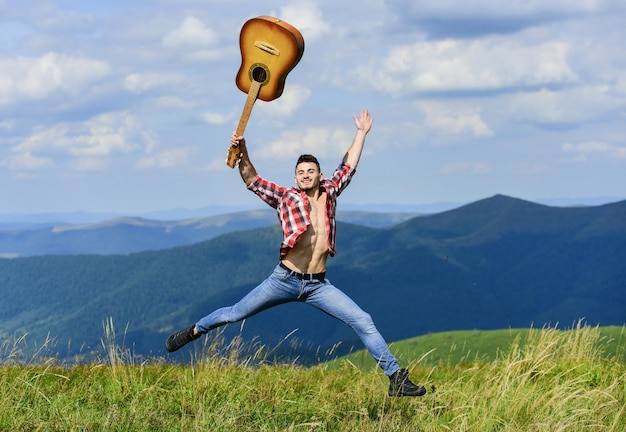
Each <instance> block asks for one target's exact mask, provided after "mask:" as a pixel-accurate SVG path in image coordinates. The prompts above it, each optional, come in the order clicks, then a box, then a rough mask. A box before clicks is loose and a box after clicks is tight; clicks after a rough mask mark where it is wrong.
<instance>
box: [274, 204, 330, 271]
mask: <svg viewBox="0 0 626 432" xmlns="http://www.w3.org/2000/svg"><path fill="white" fill-rule="evenodd" d="M321 201H322V202H321V203H319V204H318V205H317V206H310V208H309V215H310V217H311V225H309V227H308V228H307V230H306V231H305V232H304V233H302V235H301V236H300V237H299V238H298V241H297V242H296V244H295V245H294V247H293V248H292V249H291V250H290V251H289V252H287V255H286V256H285V257H284V258H283V263H284V264H285V265H286V266H287V267H289V268H290V269H292V270H295V271H299V272H301V273H321V272H324V271H326V259H327V258H328V242H327V238H328V233H327V229H328V227H327V226H326V215H325V207H324V203H325V200H321Z"/></svg>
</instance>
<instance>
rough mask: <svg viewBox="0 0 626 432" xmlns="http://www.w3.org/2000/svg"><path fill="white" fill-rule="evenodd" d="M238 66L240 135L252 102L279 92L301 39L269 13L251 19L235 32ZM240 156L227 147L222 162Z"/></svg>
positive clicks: (230, 162) (299, 53) (297, 55)
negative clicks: (241, 98)
mask: <svg viewBox="0 0 626 432" xmlns="http://www.w3.org/2000/svg"><path fill="white" fill-rule="evenodd" d="M239 47H240V49H241V66H240V67H239V71H238V72H237V77H236V78H235V83H236V84H237V87H238V88H239V90H241V91H242V92H244V93H247V94H248V98H247V100H246V103H245V105H244V108H243V112H242V114H241V118H240V119H239V125H238V126H237V135H243V132H244V130H245V128H246V125H247V124H248V119H249V118H250V113H251V112H252V107H253V106H254V102H255V101H256V100H257V98H258V99H261V100H263V101H265V102H269V101H272V100H274V99H276V98H278V97H280V95H282V94H283V89H284V88H285V79H286V78H287V74H288V73H289V72H291V70H292V69H293V68H294V67H296V65H297V64H298V62H299V61H300V59H301V58H302V54H303V53H304V39H303V38H302V35H301V34H300V32H299V31H298V30H297V29H296V28H295V27H293V26H291V25H290V24H287V23H286V22H284V21H281V20H279V19H278V18H273V17H270V16H260V17H257V18H252V19H250V20H248V21H246V23H245V24H244V25H243V27H242V28H241V33H240V35H239ZM240 159H241V152H240V151H239V148H237V147H235V146H230V147H229V149H228V154H227V156H226V165H228V166H229V167H231V168H234V167H236V166H237V164H238V163H239V160H240Z"/></svg>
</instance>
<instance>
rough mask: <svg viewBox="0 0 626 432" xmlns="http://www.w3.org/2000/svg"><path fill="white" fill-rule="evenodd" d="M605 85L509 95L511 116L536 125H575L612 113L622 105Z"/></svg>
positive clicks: (622, 102) (622, 106)
mask: <svg viewBox="0 0 626 432" xmlns="http://www.w3.org/2000/svg"><path fill="white" fill-rule="evenodd" d="M608 90H609V89H608V87H607V86H581V87H574V88H566V89H562V90H559V91H554V90H548V89H545V88H544V89H541V90H538V91H533V92H525V93H518V94H515V95H511V96H510V98H509V113H510V115H511V116H512V118H514V119H516V120H520V121H530V122H536V123H539V124H556V125H558V124H576V123H580V122H584V121H589V120H595V119H600V118H603V117H605V116H611V115H613V114H614V113H615V111H616V110H619V109H620V107H621V109H623V108H624V105H625V103H624V101H623V100H620V99H618V98H616V97H615V96H614V94H613V93H612V92H609V91H608Z"/></svg>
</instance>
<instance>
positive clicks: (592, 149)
mask: <svg viewBox="0 0 626 432" xmlns="http://www.w3.org/2000/svg"><path fill="white" fill-rule="evenodd" d="M561 150H562V151H563V152H565V153H574V154H575V155H576V157H575V159H576V160H579V161H585V160H587V155H590V154H605V155H608V156H609V157H611V158H616V159H623V158H626V147H619V146H616V145H613V144H608V143H605V142H601V141H585V142H581V143H577V144H575V143H565V144H562V145H561Z"/></svg>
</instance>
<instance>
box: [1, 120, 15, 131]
mask: <svg viewBox="0 0 626 432" xmlns="http://www.w3.org/2000/svg"><path fill="white" fill-rule="evenodd" d="M15 123H16V122H15V120H14V119H8V120H3V121H1V122H0V129H5V130H11V129H13V128H14V127H15Z"/></svg>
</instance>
